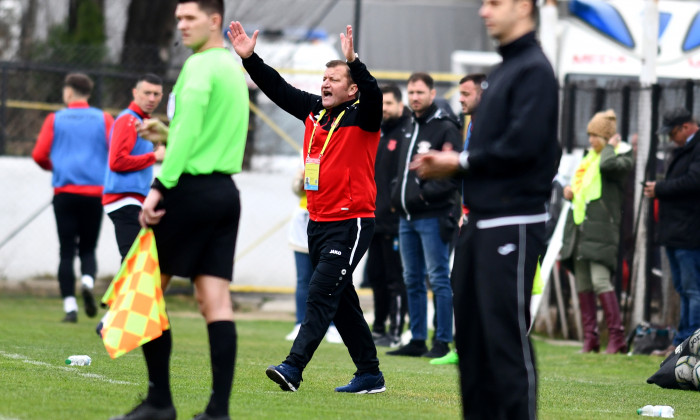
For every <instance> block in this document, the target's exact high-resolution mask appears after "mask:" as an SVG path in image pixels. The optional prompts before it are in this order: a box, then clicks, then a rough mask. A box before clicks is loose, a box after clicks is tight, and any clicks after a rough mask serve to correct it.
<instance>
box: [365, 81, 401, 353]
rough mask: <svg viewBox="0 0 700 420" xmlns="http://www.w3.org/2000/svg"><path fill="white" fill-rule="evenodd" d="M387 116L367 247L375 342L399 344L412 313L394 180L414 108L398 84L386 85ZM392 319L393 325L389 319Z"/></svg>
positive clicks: (385, 110)
mask: <svg viewBox="0 0 700 420" xmlns="http://www.w3.org/2000/svg"><path fill="white" fill-rule="evenodd" d="M382 93H383V94H384V105H383V114H382V115H383V118H382V128H381V137H380V138H379V147H378V148H377V158H376V161H375V164H374V180H375V182H376V184H377V209H376V210H375V212H374V214H375V223H376V225H375V228H374V235H373V236H372V242H370V244H369V249H368V250H367V264H366V272H367V277H368V279H369V282H370V284H371V285H372V293H373V296H374V324H373V325H372V336H373V338H374V344H376V345H377V346H383V347H397V346H398V345H399V344H400V343H401V333H402V332H403V327H404V323H405V319H406V314H407V313H408V307H407V305H406V286H405V285H404V282H403V274H402V270H403V268H402V267H401V254H400V252H399V212H398V211H397V210H396V208H394V206H393V205H392V204H391V181H392V180H393V179H394V177H395V176H396V171H397V166H398V161H399V151H400V150H401V145H402V143H403V142H407V141H410V137H411V132H412V127H411V112H410V111H409V110H408V108H406V106H405V105H404V104H403V102H402V101H401V90H400V89H399V87H398V86H397V85H395V84H389V85H386V86H384V87H382ZM387 318H388V320H389V329H388V331H387V329H386V321H387Z"/></svg>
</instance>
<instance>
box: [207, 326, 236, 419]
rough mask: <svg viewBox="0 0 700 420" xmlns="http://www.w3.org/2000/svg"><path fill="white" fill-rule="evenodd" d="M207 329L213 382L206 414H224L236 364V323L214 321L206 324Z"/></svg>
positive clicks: (225, 413)
mask: <svg viewBox="0 0 700 420" xmlns="http://www.w3.org/2000/svg"><path fill="white" fill-rule="evenodd" d="M207 330H209V351H210V354H211V373H212V382H213V383H212V392H211V398H210V399H209V405H207V414H209V415H210V416H225V415H228V401H229V398H230V397H231V388H232V387H233V371H234V368H235V366H236V342H237V341H238V338H237V335H236V324H235V323H234V322H233V321H216V322H212V323H211V324H209V325H207Z"/></svg>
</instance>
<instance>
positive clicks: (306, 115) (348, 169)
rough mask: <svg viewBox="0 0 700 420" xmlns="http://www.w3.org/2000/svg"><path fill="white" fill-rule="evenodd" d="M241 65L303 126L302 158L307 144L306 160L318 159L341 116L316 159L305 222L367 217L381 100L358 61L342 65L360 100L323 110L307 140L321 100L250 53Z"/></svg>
mask: <svg viewBox="0 0 700 420" xmlns="http://www.w3.org/2000/svg"><path fill="white" fill-rule="evenodd" d="M243 66H244V67H245V69H246V71H247V72H248V74H250V77H251V78H252V79H253V81H254V82H255V83H256V84H257V85H258V87H259V88H260V90H262V91H263V93H265V95H267V97H268V98H270V99H271V100H272V101H273V102H274V103H275V104H277V106H279V107H280V108H282V109H283V110H285V111H287V112H288V113H290V114H291V115H293V116H294V117H296V118H298V119H299V120H301V121H303V122H304V125H305V127H306V130H305V132H304V146H303V152H304V157H306V155H307V152H308V150H309V141H311V140H313V141H312V145H311V153H310V156H311V157H312V158H317V157H318V156H319V153H320V152H321V149H322V148H323V145H324V143H325V142H326V138H327V136H328V131H329V130H330V129H331V125H332V123H333V121H335V119H336V118H337V117H338V115H340V113H341V112H343V111H345V114H344V115H343V117H342V119H341V120H340V124H339V125H338V127H336V129H335V131H334V132H333V135H332V136H331V139H330V141H329V143H328V146H327V147H326V150H325V152H324V155H323V157H322V158H321V164H320V172H319V189H318V191H307V192H306V196H307V200H308V202H307V208H308V210H309V217H310V219H311V220H313V221H316V222H332V221H340V220H347V219H353V218H373V217H374V210H375V199H376V194H377V188H376V186H375V182H374V163H375V158H376V154H377V145H378V143H379V134H380V133H379V128H380V125H381V121H382V97H383V95H382V92H381V90H380V89H379V85H378V84H377V80H376V79H375V78H374V77H373V76H372V75H371V74H370V73H369V71H368V70H367V67H366V66H365V65H364V64H363V63H361V62H360V61H359V59H355V60H354V61H353V62H352V63H348V66H349V67H350V74H351V76H352V79H353V81H354V82H355V83H356V84H357V86H358V89H359V92H360V97H359V99H360V101H359V103H356V101H355V100H354V99H353V100H351V101H348V102H345V103H343V104H341V105H339V106H337V107H335V108H332V109H328V110H326V113H325V114H324V115H323V117H322V118H321V120H320V121H319V126H318V127H317V128H316V132H315V133H314V138H313V139H311V134H312V132H313V131H314V122H315V121H316V118H317V116H318V115H319V113H320V112H321V111H322V110H323V109H324V108H323V105H322V103H321V96H319V95H313V94H311V93H308V92H305V91H302V90H300V89H297V88H295V87H294V86H292V85H290V84H289V83H287V82H286V81H285V80H284V79H283V78H282V76H280V74H279V73H277V71H275V69H273V68H272V67H270V66H268V65H267V64H265V63H264V62H263V60H262V59H261V58H260V57H259V56H258V55H257V54H255V53H253V55H251V56H250V57H248V58H246V59H244V60H243Z"/></svg>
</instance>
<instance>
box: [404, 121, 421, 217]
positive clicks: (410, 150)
mask: <svg viewBox="0 0 700 420" xmlns="http://www.w3.org/2000/svg"><path fill="white" fill-rule="evenodd" d="M413 124H414V128H413V136H412V137H411V144H409V146H408V153H407V154H406V164H405V165H404V168H403V181H402V182H401V207H403V211H404V213H406V220H411V213H409V212H408V207H407V206H406V184H407V182H408V165H409V164H410V163H411V157H412V156H411V155H413V146H415V144H416V138H417V137H418V122H414V123H413Z"/></svg>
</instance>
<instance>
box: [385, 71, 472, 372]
mask: <svg viewBox="0 0 700 420" xmlns="http://www.w3.org/2000/svg"><path fill="white" fill-rule="evenodd" d="M407 89H408V100H409V105H410V107H411V109H412V110H413V127H412V133H411V138H410V139H407V141H405V142H403V143H402V144H401V151H400V152H399V155H400V158H399V165H398V168H397V169H398V172H397V179H396V182H395V185H394V187H393V189H392V194H391V195H392V202H393V204H394V206H395V207H396V208H397V209H399V211H400V213H401V219H400V221H399V249H400V250H401V261H402V262H403V267H404V281H405V283H406V293H407V296H408V313H409V320H410V328H411V341H410V342H409V343H408V344H406V345H405V346H403V347H400V348H398V349H396V350H394V351H390V352H388V353H387V354H389V355H393V356H424V357H430V358H438V357H442V356H444V355H446V354H447V353H448V352H449V351H450V348H449V343H451V342H452V339H453V337H452V286H451V285H450V263H449V256H450V244H451V240H452V238H453V234H454V232H455V230H456V228H457V220H458V219H459V216H460V212H461V210H460V208H459V205H458V202H459V198H458V194H457V183H456V181H455V180H451V179H446V180H421V179H419V178H418V177H417V176H416V174H415V172H413V171H409V169H408V165H409V163H410V162H411V159H413V156H415V155H417V154H418V155H420V154H423V153H427V152H428V151H430V150H442V149H443V148H449V149H453V150H461V148H462V142H461V138H460V137H461V136H460V132H459V126H458V125H457V122H456V121H455V120H454V119H452V118H450V117H448V115H447V114H446V113H445V112H444V111H443V110H442V109H441V108H439V107H438V106H437V105H436V104H435V103H434V99H435V89H434V88H433V78H432V77H430V75H429V74H427V73H414V74H412V75H411V77H409V79H408V87H407ZM426 274H427V275H428V278H429V281H430V287H431V288H432V289H433V294H434V296H435V315H436V324H437V325H436V328H435V336H434V338H433V344H432V348H431V349H430V350H428V348H427V346H426V340H427V339H428V310H427V309H428V294H427V287H426V282H425V277H426Z"/></svg>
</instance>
